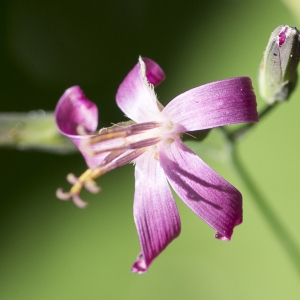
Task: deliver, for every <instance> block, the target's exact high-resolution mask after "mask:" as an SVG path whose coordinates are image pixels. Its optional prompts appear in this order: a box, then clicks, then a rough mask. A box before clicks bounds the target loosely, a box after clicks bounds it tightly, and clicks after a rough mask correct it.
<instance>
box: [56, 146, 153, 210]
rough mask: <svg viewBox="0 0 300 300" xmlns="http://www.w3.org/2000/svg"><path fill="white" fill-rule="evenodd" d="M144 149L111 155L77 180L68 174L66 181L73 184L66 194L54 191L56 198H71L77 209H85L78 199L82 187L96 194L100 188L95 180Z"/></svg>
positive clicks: (125, 162)
mask: <svg viewBox="0 0 300 300" xmlns="http://www.w3.org/2000/svg"><path fill="white" fill-rule="evenodd" d="M146 149H147V148H146V147H145V148H142V149H138V150H134V151H131V152H130V153H128V154H125V153H126V152H124V151H118V152H114V153H111V154H109V155H108V156H107V157H106V158H105V159H104V160H103V162H102V163H101V164H100V165H99V167H97V168H94V169H87V170H86V171H85V172H84V173H83V174H82V175H81V176H80V177H79V178H77V177H76V176H75V175H74V174H68V176H67V180H68V181H69V182H70V183H71V184H73V186H72V188H71V189H70V192H68V193H66V192H63V190H62V189H58V190H57V191H56V196H57V198H59V199H61V200H69V199H71V198H72V199H73V202H74V204H75V205H77V206H78V207H80V208H84V207H86V205H87V203H86V202H84V201H83V200H82V199H81V198H80V197H79V194H80V192H81V190H82V188H83V187H85V188H86V189H87V190H88V191H89V192H91V193H98V192H99V191H100V188H99V187H98V186H97V184H96V182H95V179H96V178H98V177H100V176H102V175H104V174H105V173H107V172H109V171H111V170H113V169H115V168H117V167H121V166H123V165H125V164H128V163H130V162H132V161H133V160H134V159H136V158H137V157H139V156H140V155H141V154H142V153H144V152H145V150H146ZM123 154H125V155H123ZM122 155H123V156H122ZM120 156H121V157H120Z"/></svg>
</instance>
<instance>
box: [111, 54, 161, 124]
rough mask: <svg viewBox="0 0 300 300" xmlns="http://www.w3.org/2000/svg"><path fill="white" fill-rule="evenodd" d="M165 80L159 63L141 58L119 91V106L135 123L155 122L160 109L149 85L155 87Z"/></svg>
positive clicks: (117, 97) (117, 96)
mask: <svg viewBox="0 0 300 300" xmlns="http://www.w3.org/2000/svg"><path fill="white" fill-rule="evenodd" d="M164 78H165V74H164V72H163V70H162V69H161V68H160V66H159V65H158V64H157V63H155V62H154V61H153V60H151V59H149V58H143V59H141V58H140V61H139V63H137V64H136V65H135V67H134V68H133V69H132V70H131V71H130V72H129V74H128V75H127V76H126V78H125V79H124V81H123V82H122V83H121V85H120V87H119V89H118V92H117V95H116V99H117V104H118V106H119V107H120V109H122V111H123V112H124V113H125V114H126V116H127V117H128V118H130V119H132V120H133V121H135V122H138V123H141V122H147V121H153V120H154V119H155V117H156V116H157V113H158V112H159V111H160V107H158V104H157V99H156V95H155V93H154V90H153V87H151V86H150V85H149V83H151V84H152V85H154V86H155V85H157V84H159V83H160V82H161V81H162V80H163V79H164Z"/></svg>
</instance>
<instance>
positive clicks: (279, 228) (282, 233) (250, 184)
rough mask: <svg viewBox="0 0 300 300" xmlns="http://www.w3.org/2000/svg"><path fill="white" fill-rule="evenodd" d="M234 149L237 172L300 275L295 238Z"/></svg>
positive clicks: (298, 252)
mask: <svg viewBox="0 0 300 300" xmlns="http://www.w3.org/2000/svg"><path fill="white" fill-rule="evenodd" d="M231 145H232V146H233V147H232V160H233V165H234V167H235V170H236V171H237V173H238V175H239V176H240V178H241V179H242V180H243V182H244V184H245V186H246V187H247V188H248V190H249V192H250V193H251V194H252V198H253V201H254V203H255V204H256V206H257V207H258V209H259V211H260V212H261V214H262V215H263V217H264V218H265V220H266V222H267V224H268V225H269V227H270V229H271V231H272V232H273V234H274V235H275V236H276V237H277V239H278V241H279V243H280V244H281V246H282V248H283V249H284V250H285V251H286V253H287V254H288V257H289V259H290V261H291V263H292V264H293V266H294V267H295V268H296V271H297V272H298V274H299V275H300V249H299V246H298V245H297V243H295V241H294V239H293V237H292V236H291V234H290V232H289V230H288V229H287V228H286V227H285V225H284V224H283V223H282V222H281V221H280V218H279V217H278V215H277V213H276V212H275V211H274V210H273V208H272V206H271V205H269V204H268V202H267V201H266V199H265V198H264V197H263V196H262V193H261V191H260V190H259V189H258V187H257V185H256V184H255V182H254V181H253V179H252V178H251V176H250V175H249V173H248V172H247V170H246V168H245V166H244V165H243V163H242V161H241V159H240V157H239V155H238V151H237V149H236V146H235V145H233V144H231Z"/></svg>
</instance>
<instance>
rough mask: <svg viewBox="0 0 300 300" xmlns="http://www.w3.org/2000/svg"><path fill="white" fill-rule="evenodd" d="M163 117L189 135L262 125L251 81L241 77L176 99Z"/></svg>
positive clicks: (193, 90)
mask: <svg viewBox="0 0 300 300" xmlns="http://www.w3.org/2000/svg"><path fill="white" fill-rule="evenodd" d="M163 114H164V115H165V116H167V117H169V118H170V119H172V121H173V123H177V124H180V125H181V126H182V127H184V128H185V130H186V131H194V130H201V129H207V128H213V127H218V126H224V125H229V124H236V123H243V122H258V114H257V110H256V100H255V94H254V92H253V87H252V82H251V79H250V78H248V77H237V78H231V79H225V80H222V81H216V82H212V83H208V84H205V85H202V86H199V87H196V88H194V89H191V90H189V91H187V92H185V93H183V94H180V95H179V96H177V97H176V98H174V99H173V100H172V101H171V102H170V103H168V105H167V106H166V107H165V108H164V110H163Z"/></svg>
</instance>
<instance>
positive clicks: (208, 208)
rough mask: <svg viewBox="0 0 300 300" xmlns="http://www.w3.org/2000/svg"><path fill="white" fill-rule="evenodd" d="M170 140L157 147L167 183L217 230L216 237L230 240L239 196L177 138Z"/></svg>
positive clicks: (237, 218) (239, 208) (238, 213)
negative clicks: (176, 139)
mask: <svg viewBox="0 0 300 300" xmlns="http://www.w3.org/2000/svg"><path fill="white" fill-rule="evenodd" d="M172 141H173V142H172ZM172 141H170V140H169V141H166V142H164V144H162V145H160V146H159V160H160V163H161V166H162V168H163V169H164V171H165V174H166V176H167V178H168V180H169V183H170V184H171V186H172V187H173V189H174V190H175V192H176V193H177V194H178V196H179V197H180V198H181V199H182V200H183V201H184V202H185V203H186V205H188V206H189V207H190V208H191V209H192V210H193V211H194V212H195V213H196V214H197V215H198V216H199V217H200V218H202V219H203V220H204V221H205V222H206V223H207V224H208V225H210V226H211V227H212V228H214V229H215V230H216V231H217V234H216V235H215V237H216V238H218V239H222V240H230V238H231V235H232V233H233V228H234V227H235V226H236V225H238V224H240V223H241V222H242V195H241V194H240V192H239V191H238V190H236V189H235V188H234V187H233V186H232V185H230V184H229V183H228V182H227V181H225V180H224V179H223V178H222V177H221V176H219V175H218V174H217V173H216V172H214V171H213V170H212V169H211V168H210V167H209V166H207V165H206V164H205V163H204V162H203V161H202V160H201V159H200V158H199V157H198V156H197V155H196V154H195V153H193V152H192V151H191V150H190V149H189V148H187V147H186V146H185V145H184V144H183V143H182V142H181V141H174V140H172Z"/></svg>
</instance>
